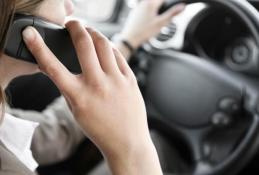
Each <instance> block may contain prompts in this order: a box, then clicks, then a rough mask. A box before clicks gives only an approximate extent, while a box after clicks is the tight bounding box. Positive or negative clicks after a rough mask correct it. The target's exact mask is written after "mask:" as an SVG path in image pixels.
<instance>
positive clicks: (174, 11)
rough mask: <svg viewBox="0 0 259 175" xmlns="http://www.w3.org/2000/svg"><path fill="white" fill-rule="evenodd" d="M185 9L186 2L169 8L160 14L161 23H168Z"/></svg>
mask: <svg viewBox="0 0 259 175" xmlns="http://www.w3.org/2000/svg"><path fill="white" fill-rule="evenodd" d="M184 9H185V4H178V5H176V6H173V7H171V8H170V9H169V10H167V11H166V12H164V13H163V14H161V15H160V16H159V23H161V24H167V23H168V22H170V20H172V18H173V17H174V16H176V15H178V14H179V13H181V12H182V11H183V10H184Z"/></svg>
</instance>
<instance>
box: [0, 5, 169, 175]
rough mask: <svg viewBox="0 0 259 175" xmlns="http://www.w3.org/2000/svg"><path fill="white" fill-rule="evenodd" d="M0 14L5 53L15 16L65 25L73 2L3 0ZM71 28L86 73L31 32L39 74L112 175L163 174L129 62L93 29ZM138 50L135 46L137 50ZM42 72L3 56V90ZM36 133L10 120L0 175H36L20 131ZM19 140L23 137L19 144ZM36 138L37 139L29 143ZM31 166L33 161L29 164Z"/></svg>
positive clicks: (3, 137) (74, 25) (7, 118)
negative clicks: (63, 61)
mask: <svg viewBox="0 0 259 175" xmlns="http://www.w3.org/2000/svg"><path fill="white" fill-rule="evenodd" d="M0 9H1V14H2V15H1V17H0V26H1V29H0V42H1V48H0V49H1V50H3V46H4V40H5V38H6V34H7V31H8V26H9V22H10V20H11V16H13V14H14V13H15V12H19V13H30V14H33V15H38V16H41V17H42V18H45V19H47V20H49V21H52V22H54V23H57V24H60V25H63V23H64V20H65V16H67V15H69V14H71V13H72V11H73V10H72V3H71V1H70V0H57V1H52V0H45V1H44V0H17V1H15V0H2V1H0ZM168 13H169V12H168ZM171 13H172V12H171ZM167 15H168V14H167ZM66 27H67V29H68V31H69V32H70V35H71V38H72V40H73V42H74V45H75V47H76V50H77V54H78V57H79V61H80V65H81V68H82V70H83V71H82V72H83V73H82V74H81V75H77V76H76V75H73V74H71V73H70V72H69V71H68V70H67V69H66V68H65V67H64V66H63V65H62V64H61V63H60V62H59V61H58V59H57V58H56V57H55V56H54V55H53V54H52V53H51V52H50V50H49V49H48V48H47V46H46V45H45V44H44V42H43V40H42V38H41V37H40V35H39V34H38V33H37V31H36V30H35V29H34V28H32V27H28V28H26V29H25V30H24V32H23V36H24V41H25V43H26V45H27V47H28V48H29V49H30V51H31V52H32V54H33V55H34V57H35V58H36V60H37V62H38V65H39V67H40V70H41V71H42V72H44V73H46V74H47V75H48V76H49V77H50V78H51V79H52V80H53V82H54V83H55V84H56V85H57V87H58V88H59V89H60V91H61V93H62V94H63V96H64V97H65V98H66V100H67V102H68V104H69V106H70V108H71V111H72V113H73V114H74V116H75V119H76V120H77V122H78V124H79V125H80V126H81V128H82V130H83V131H84V133H85V134H86V135H87V136H88V137H89V138H90V139H91V140H92V141H93V142H94V143H95V144H96V145H97V146H98V148H99V149H100V150H101V151H102V153H103V154H104V156H105V158H106V160H107V162H108V164H109V167H110V169H111V170H112V172H113V174H126V173H127V174H162V172H161V168H160V165H159V160H158V157H157V153H156V150H155V148H154V146H153V143H152V141H151V139H150V135H149V132H148V126H147V121H146V111H145V107H144V103H143V99H142V97H141V94H140V92H139V89H138V86H137V83H136V80H135V77H134V75H133V73H132V71H131V70H130V68H129V66H128V65H127V62H126V61H125V59H124V57H123V56H122V55H121V53H120V52H119V51H118V50H117V49H115V48H113V46H111V44H110V43H109V41H108V40H107V39H106V38H105V37H104V36H102V35H101V34H100V33H98V32H96V31H94V30H93V29H89V28H88V29H85V28H84V27H83V26H82V25H81V24H80V23H79V22H76V21H70V22H68V23H67V24H66ZM125 33H126V34H127V32H125ZM128 35H129V33H128ZM125 36H126V35H125ZM124 39H127V38H126V37H125V38H124ZM128 42H129V43H130V40H128ZM134 45H135V43H134V42H133V41H132V46H133V47H134ZM122 47H125V46H122ZM124 49H128V48H127V47H125V48H124ZM38 71H39V69H38V66H36V65H32V64H30V63H25V62H23V61H19V60H16V59H14V58H11V57H8V56H7V55H5V54H4V53H1V56H0V72H1V78H0V80H1V81H0V83H1V86H2V88H5V87H6V86H7V85H8V83H9V82H10V81H11V80H12V79H13V78H15V77H17V76H21V75H26V74H32V73H36V72H38ZM3 101H4V95H3V93H1V102H2V104H4V102H3ZM100 109H101V110H100ZM2 110H4V108H3V107H2ZM10 126H14V128H11V127H10ZM16 126H17V127H16ZM18 126H19V127H18ZM32 126H33V127H32ZM34 127H35V124H33V123H28V122H26V121H20V120H17V119H15V118H12V116H10V115H8V114H5V116H4V117H3V123H2V125H1V127H0V128H1V130H0V133H4V134H1V137H0V139H1V144H0V159H1V170H0V174H3V175H7V174H12V175H13V174H19V175H20V174H32V172H31V171H30V170H34V169H35V165H34V164H33V163H34V162H33V160H32V157H30V152H29V146H28V144H29V143H30V141H28V140H23V137H22V136H21V135H19V134H21V133H16V131H21V132H22V131H23V130H25V131H26V129H27V130H28V131H30V132H31V131H32V130H33V128H34ZM16 129H17V130H16ZM23 134H26V133H23ZM12 136H13V138H12ZM15 136H21V137H19V139H18V138H15ZM31 137H32V134H31V136H26V138H25V137H24V139H29V138H31ZM10 140H11V141H17V142H19V143H26V144H25V146H24V147H23V148H24V149H22V150H24V152H22V153H24V154H19V153H20V152H19V151H21V149H20V145H19V144H15V143H11V144H9V143H10ZM18 148H19V149H18ZM27 158H29V159H27ZM28 160H30V161H29V162H26V161H28Z"/></svg>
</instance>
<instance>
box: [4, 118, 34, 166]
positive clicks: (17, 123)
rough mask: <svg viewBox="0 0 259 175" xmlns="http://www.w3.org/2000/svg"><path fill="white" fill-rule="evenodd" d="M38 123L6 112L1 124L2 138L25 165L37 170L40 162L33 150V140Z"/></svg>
mask: <svg viewBox="0 0 259 175" xmlns="http://www.w3.org/2000/svg"><path fill="white" fill-rule="evenodd" d="M37 126H38V123H35V122H31V121H27V120H22V119H19V118H16V117H13V116H11V115H9V114H5V116H4V121H3V123H2V125H0V140H1V141H2V143H3V144H4V145H5V146H6V148H7V149H8V150H9V151H11V152H12V153H13V154H14V155H15V156H16V157H17V158H18V159H19V160H20V161H21V162H22V163H23V164H24V165H25V166H27V167H28V168H29V169H30V170H31V171H35V169H36V168H37V166H38V164H37V163H36V161H35V160H34V158H33V156H32V152H31V149H30V147H31V142H32V137H33V134H34V131H35V129H36V127H37Z"/></svg>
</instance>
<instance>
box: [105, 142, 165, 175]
mask: <svg viewBox="0 0 259 175" xmlns="http://www.w3.org/2000/svg"><path fill="white" fill-rule="evenodd" d="M105 156H106V160H107V161H108V164H109V166H110V168H111V170H112V172H113V174H115V175H117V174H130V175H131V174H155V175H160V174H162V170H161V166H160V163H159V158H158V155H157V152H156V149H155V146H154V144H153V142H152V141H149V142H146V143H144V144H139V145H138V146H136V145H134V146H130V147H127V148H125V147H124V148H123V149H121V150H117V151H116V153H107V154H105Z"/></svg>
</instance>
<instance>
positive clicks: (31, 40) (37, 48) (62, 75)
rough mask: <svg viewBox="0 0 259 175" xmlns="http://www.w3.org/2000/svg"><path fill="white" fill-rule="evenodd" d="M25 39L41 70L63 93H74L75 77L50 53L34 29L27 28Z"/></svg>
mask: <svg viewBox="0 0 259 175" xmlns="http://www.w3.org/2000/svg"><path fill="white" fill-rule="evenodd" d="M23 39H24V41H25V43H26V45H27V47H28V49H29V50H30V51H31V53H32V54H33V56H34V57H35V59H36V61H37V62H38V64H39V66H40V68H41V70H42V71H43V72H45V73H46V74H47V75H48V76H49V77H50V79H52V81H53V82H54V83H55V84H56V85H57V87H58V88H59V89H60V90H61V91H62V93H67V94H68V93H70V92H72V86H71V82H73V75H72V74H71V73H70V72H69V71H68V70H67V68H66V67H65V66H64V65H63V64H62V63H61V62H60V61H59V60H58V59H57V58H56V56H55V55H54V54H53V53H52V52H51V51H50V49H49V48H48V47H47V46H46V44H45V43H44V41H43V39H42V38H41V36H40V35H39V33H38V32H37V31H36V30H35V29H34V28H33V27H27V28H26V29H25V30H24V31H23Z"/></svg>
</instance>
